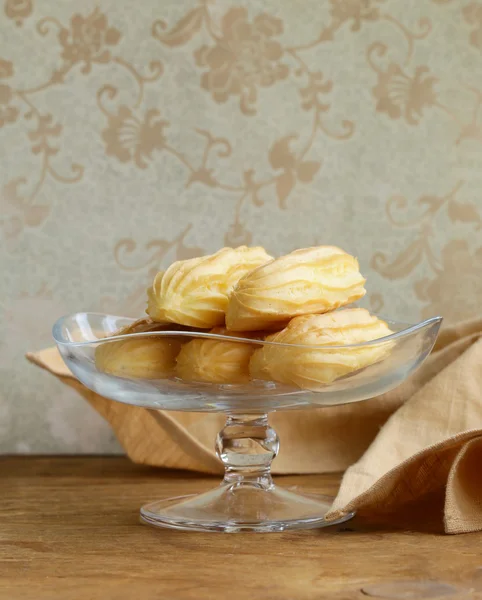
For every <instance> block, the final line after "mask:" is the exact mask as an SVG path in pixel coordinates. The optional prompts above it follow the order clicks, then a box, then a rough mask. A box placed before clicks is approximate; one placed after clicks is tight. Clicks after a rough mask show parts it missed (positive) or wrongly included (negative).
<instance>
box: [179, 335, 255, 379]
mask: <svg viewBox="0 0 482 600" xmlns="http://www.w3.org/2000/svg"><path fill="white" fill-rule="evenodd" d="M211 333H216V334H221V335H230V334H229V332H228V331H226V329H224V328H222V327H215V328H214V329H212V330H211ZM231 335H233V334H232V333H231ZM235 337H241V338H246V339H249V338H251V339H254V338H253V337H252V336H250V335H249V334H243V333H239V334H238V333H237V334H235ZM255 348H256V346H255V345H254V344H249V343H246V342H230V341H228V340H223V339H209V338H204V339H202V338H198V339H194V340H192V341H190V342H188V343H187V344H185V345H184V346H183V348H182V350H181V352H180V353H179V355H178V357H177V375H178V376H179V377H180V378H181V379H183V380H184V381H202V382H207V383H247V382H248V381H249V360H250V358H251V355H252V354H253V352H254V350H255Z"/></svg>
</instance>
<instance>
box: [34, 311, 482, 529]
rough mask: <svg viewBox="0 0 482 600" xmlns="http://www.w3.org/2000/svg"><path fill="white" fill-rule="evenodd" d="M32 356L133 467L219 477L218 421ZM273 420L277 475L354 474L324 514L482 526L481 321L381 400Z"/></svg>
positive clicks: (53, 357)
mask: <svg viewBox="0 0 482 600" xmlns="http://www.w3.org/2000/svg"><path fill="white" fill-rule="evenodd" d="M27 358H28V359H29V360H30V361H32V362H33V363H35V364H37V365H39V366H41V367H43V368H44V369H47V370H48V371H50V372H51V373H53V374H54V375H57V376H58V377H60V378H61V379H62V381H64V382H65V383H66V384H68V385H70V386H72V387H74V388H75V389H77V390H78V391H79V392H80V394H81V395H82V396H84V398H86V399H87V400H88V401H89V403H90V404H91V405H92V406H93V407H94V408H95V409H96V410H97V411H98V412H99V413H100V414H101V415H102V416H103V417H104V418H105V419H106V420H107V421H108V422H109V423H110V424H111V426H112V428H113V430H114V432H115V433H116V435H117V437H118V439H119V441H120V443H121V444H122V445H123V447H124V448H125V450H126V452H127V454H128V456H129V457H130V458H131V459H132V460H133V461H134V462H138V463H144V464H149V465H154V466H162V467H171V468H178V469H190V470H196V471H201V472H205V473H221V472H222V469H221V466H220V463H219V461H218V459H217V458H216V456H215V454H214V451H213V449H212V447H213V440H214V437H215V435H216V433H217V432H218V430H219V429H220V428H221V427H222V425H223V421H224V418H223V416H222V415H211V414H203V413H176V412H170V413H166V412H164V411H150V410H147V409H144V408H138V407H132V406H127V405H124V404H119V403H117V402H112V401H110V400H107V399H106V398H103V397H101V396H98V395H97V394H95V393H93V392H91V391H90V390H88V389H86V388H85V387H84V386H83V385H81V384H80V383H79V382H78V381H77V380H75V379H74V378H73V377H72V375H71V373H70V371H69V370H68V369H67V367H66V366H65V364H64V363H63V361H62V358H61V357H60V355H59V353H58V352H57V350H56V349H55V348H49V349H46V350H42V351H40V352H36V353H29V354H28V355H27ZM270 420H271V423H272V426H273V427H274V428H275V429H276V430H277V432H278V434H279V436H280V438H281V450H280V454H279V456H278V458H277V459H276V460H275V461H274V464H273V471H274V472H275V473H279V474H280V473H323V472H334V471H343V470H345V469H348V470H347V471H346V473H345V475H344V477H343V481H342V485H341V488H340V491H339V493H338V496H337V498H336V499H335V502H334V504H333V507H332V509H331V511H330V513H329V515H328V518H333V519H334V518H336V517H338V516H340V515H341V514H343V513H344V512H349V511H352V510H356V511H358V512H359V513H362V514H367V515H370V514H371V513H373V514H380V513H383V512H391V513H394V514H396V512H397V510H401V509H402V508H403V507H407V506H417V505H420V506H422V505H423V504H424V501H426V499H427V498H428V499H432V498H435V497H439V499H440V497H442V504H443V519H444V526H445V531H446V532H447V533H462V532H468V531H476V530H481V529H482V319H477V320H474V321H470V322H465V323H461V324H458V325H456V326H452V327H447V328H445V329H444V330H443V331H442V333H441V334H440V336H439V339H438V341H437V345H436V347H435V349H434V351H433V352H432V354H431V356H430V357H429V358H428V359H427V361H426V362H425V363H424V365H423V366H422V367H421V368H420V369H419V371H418V372H417V373H415V375H413V376H412V377H411V378H409V379H408V380H407V381H406V382H405V383H404V384H402V385H401V386H399V387H398V388H397V389H395V390H392V391H391V392H388V393H387V394H384V395H383V396H380V397H379V398H375V399H373V400H368V401H366V402H361V403H356V404H351V405H344V406H339V407H331V408H323V409H316V410H309V411H295V412H289V413H283V412H280V413H274V414H273V415H271V417H270ZM353 463H355V464H353ZM350 465H352V466H350ZM425 505H426V502H425ZM430 506H432V505H431V504H430V503H429V504H428V508H426V509H425V510H430ZM433 506H435V504H433ZM433 510H435V509H433Z"/></svg>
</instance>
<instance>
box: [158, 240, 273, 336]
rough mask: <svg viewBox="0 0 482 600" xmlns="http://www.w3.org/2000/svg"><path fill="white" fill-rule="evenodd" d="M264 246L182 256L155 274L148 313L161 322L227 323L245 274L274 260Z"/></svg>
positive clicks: (192, 323) (208, 325)
mask: <svg viewBox="0 0 482 600" xmlns="http://www.w3.org/2000/svg"><path fill="white" fill-rule="evenodd" d="M271 259H272V257H271V256H269V254H267V253H266V251H265V250H264V248H260V247H255V248H248V247H246V246H240V247H239V248H222V249H221V250H219V251H218V252H216V253H215V254H212V255H210V256H201V257H199V258H191V259H189V260H181V261H178V262H175V263H174V264H172V265H171V266H170V267H169V268H168V269H167V271H165V272H160V273H158V274H157V275H156V277H155V279H154V282H153V285H152V287H151V288H149V289H148V291H147V294H148V306H147V314H148V315H149V316H150V317H151V318H152V319H153V320H154V321H160V322H164V323H165V322H170V323H180V324H181V325H189V326H192V327H199V328H201V329H202V328H204V329H210V328H211V327H215V326H216V325H224V321H225V313H226V308H227V305H228V298H229V295H230V294H231V291H232V289H233V287H234V285H235V284H236V283H237V282H238V281H239V279H240V278H241V277H243V275H245V274H246V273H248V272H249V271H251V270H252V269H254V268H256V267H258V266H260V265H262V264H264V263H266V262H267V261H269V260H271Z"/></svg>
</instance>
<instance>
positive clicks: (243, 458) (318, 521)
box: [53, 313, 442, 533]
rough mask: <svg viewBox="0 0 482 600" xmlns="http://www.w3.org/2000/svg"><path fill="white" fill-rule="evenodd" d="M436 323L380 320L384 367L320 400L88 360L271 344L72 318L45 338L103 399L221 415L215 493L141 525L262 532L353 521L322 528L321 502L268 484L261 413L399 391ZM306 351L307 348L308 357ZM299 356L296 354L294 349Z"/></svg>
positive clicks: (273, 445) (267, 441)
mask: <svg viewBox="0 0 482 600" xmlns="http://www.w3.org/2000/svg"><path fill="white" fill-rule="evenodd" d="M441 321H442V319H441V318H440V317H434V318H431V319H428V320H426V321H423V322H420V323H417V324H414V325H409V324H407V323H400V322H397V321H392V320H389V319H387V320H386V322H387V324H388V325H389V327H390V329H391V330H392V331H393V332H394V333H393V334H391V335H389V336H386V337H384V338H380V339H378V340H374V341H371V342H366V343H365V344H369V345H372V346H373V345H374V344H377V345H383V344H386V345H389V347H390V351H389V352H388V353H387V354H386V358H384V359H382V360H381V361H380V362H377V363H375V364H372V365H370V366H368V367H365V368H363V369H360V370H358V371H355V372H352V373H350V374H348V375H346V376H344V377H341V378H340V379H337V380H336V381H334V382H333V383H330V384H327V385H326V386H323V387H322V388H321V389H320V390H319V391H307V390H301V389H299V388H294V387H290V386H287V385H284V384H280V383H277V382H275V381H261V380H254V381H250V382H249V383H246V384H232V385H229V384H209V383H188V382H184V381H182V380H180V379H179V378H177V377H170V378H167V379H142V378H133V377H118V376H115V375H109V374H107V373H104V372H101V371H99V370H98V369H97V368H96V365H95V352H96V349H97V348H98V347H99V345H100V344H105V343H109V342H111V341H119V340H122V339H123V338H127V337H128V338H129V339H133V338H135V337H139V336H148V337H157V336H160V337H167V338H171V339H172V338H176V339H179V340H180V341H181V342H187V341H189V340H192V339H195V338H212V339H226V340H227V341H229V342H231V343H233V342H236V343H239V344H246V343H249V344H254V345H257V346H261V345H263V344H267V343H270V342H263V341H257V340H252V339H249V340H247V339H244V338H235V337H225V336H222V335H217V334H212V333H201V332H186V331H168V330H165V331H158V332H148V333H134V334H129V335H127V336H118V335H116V336H115V337H113V334H114V333H115V332H117V331H118V330H119V329H121V328H124V327H126V326H128V325H129V324H131V323H132V322H134V319H129V318H126V317H118V316H113V315H107V314H98V313H76V314H73V315H69V316H66V317H63V318H61V319H59V320H58V321H57V322H56V323H55V325H54V328H53V336H54V338H55V341H56V343H57V346H58V348H59V351H60V353H61V355H62V357H63V359H64V361H65V363H66V364H67V366H68V367H69V369H70V370H71V371H72V373H73V375H74V376H75V377H76V378H77V379H78V380H79V381H80V382H81V383H82V384H84V385H85V386H86V387H87V388H89V389H90V390H92V391H93V392H95V393H97V394H100V395H101V396H104V397H106V398H110V399H111V400H114V401H117V402H122V403H125V404H131V405H134V406H140V407H144V408H147V409H151V410H163V411H169V410H174V411H192V412H220V413H224V414H225V415H226V425H225V427H224V428H223V429H222V430H221V431H220V432H219V434H218V436H217V439H216V441H215V447H216V453H217V455H218V457H219V459H220V460H221V462H222V463H223V464H224V467H225V475H224V479H223V481H222V482H221V483H220V485H218V487H216V488H215V489H213V490H211V491H208V492H206V493H203V494H199V495H193V496H184V497H176V498H169V499H162V500H159V501H158V502H153V503H151V504H148V505H146V506H144V507H142V508H141V513H140V514H141V520H142V521H144V522H145V523H148V524H150V525H154V526H158V527H168V528H173V529H181V530H195V531H223V532H229V533H234V532H240V531H254V532H270V531H284V530H289V529H306V528H313V527H323V526H327V525H333V524H336V523H341V522H343V521H346V520H348V519H349V518H351V517H352V516H353V515H352V514H349V515H345V516H343V518H341V519H339V520H338V521H329V522H328V521H326V520H325V518H324V515H325V514H326V512H327V511H328V509H329V508H330V502H329V500H327V499H326V498H323V497H316V496H314V495H301V494H298V493H294V492H292V491H290V490H287V489H284V488H282V487H279V486H278V485H275V484H274V483H273V480H272V478H271V474H270V469H271V462H272V460H273V459H274V458H275V457H276V454H277V452H278V447H279V440H278V436H277V434H276V432H275V431H274V430H273V429H272V428H271V427H270V426H269V424H268V415H269V413H271V412H273V411H281V410H283V411H286V410H296V409H304V410H306V409H310V408H313V409H315V408H318V409H319V408H322V407H324V406H334V405H339V404H346V403H351V402H361V401H363V400H368V399H370V398H373V397H375V396H379V395H380V394H383V393H385V392H388V391H389V390H391V389H393V388H395V387H396V386H398V385H399V384H400V383H402V382H403V381H404V380H405V379H406V378H407V377H408V376H409V375H410V374H411V373H413V372H414V371H415V370H416V369H417V368H418V367H419V366H420V365H421V364H422V362H423V361H424V360H425V358H426V357H427V356H428V354H429V353H430V351H431V350H432V347H433V345H434V343H435V340H436V337H437V334H438V331H439V328H440V324H441ZM271 343H272V344H273V343H276V342H271ZM363 345H364V344H357V345H353V346H344V347H343V350H344V351H347V350H348V351H349V350H350V348H352V349H353V351H354V352H356V351H357V349H360V348H361V347H362V346H363ZM285 346H286V345H285ZM313 348H314V347H313V346H306V351H307V352H308V351H312V350H313ZM332 348H333V347H332ZM297 349H298V351H299V349H300V346H299V345H297Z"/></svg>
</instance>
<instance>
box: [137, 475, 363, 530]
mask: <svg viewBox="0 0 482 600" xmlns="http://www.w3.org/2000/svg"><path fill="white" fill-rule="evenodd" d="M332 500H333V499H332V498H328V497H323V496H311V495H310V496H304V495H301V494H297V493H294V492H291V491H289V490H287V489H284V488H281V487H278V486H275V485H273V484H271V485H270V486H269V487H268V488H266V487H265V486H263V485H250V484H247V483H242V484H241V485H239V484H236V483H235V484H232V483H229V482H224V483H222V484H221V485H220V486H219V487H218V488H216V489H214V490H211V491H209V492H206V493H204V494H200V495H192V496H180V497H177V498H169V499H166V500H160V501H159V502H152V503H151V504H148V505H146V506H144V507H143V508H142V509H141V520H142V521H144V522H145V523H148V524H149V525H154V526H156V527H168V528H171V529H181V530H190V531H219V532H225V533H238V532H243V531H253V532H259V533H263V532H274V531H287V530H290V529H310V528H314V527H327V526H329V525H335V524H338V523H343V522H345V521H348V519H351V518H352V517H353V513H352V514H348V515H345V516H343V517H342V518H341V519H338V520H335V521H325V519H324V515H325V514H326V513H327V511H328V510H329V508H330V506H331V503H332Z"/></svg>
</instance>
